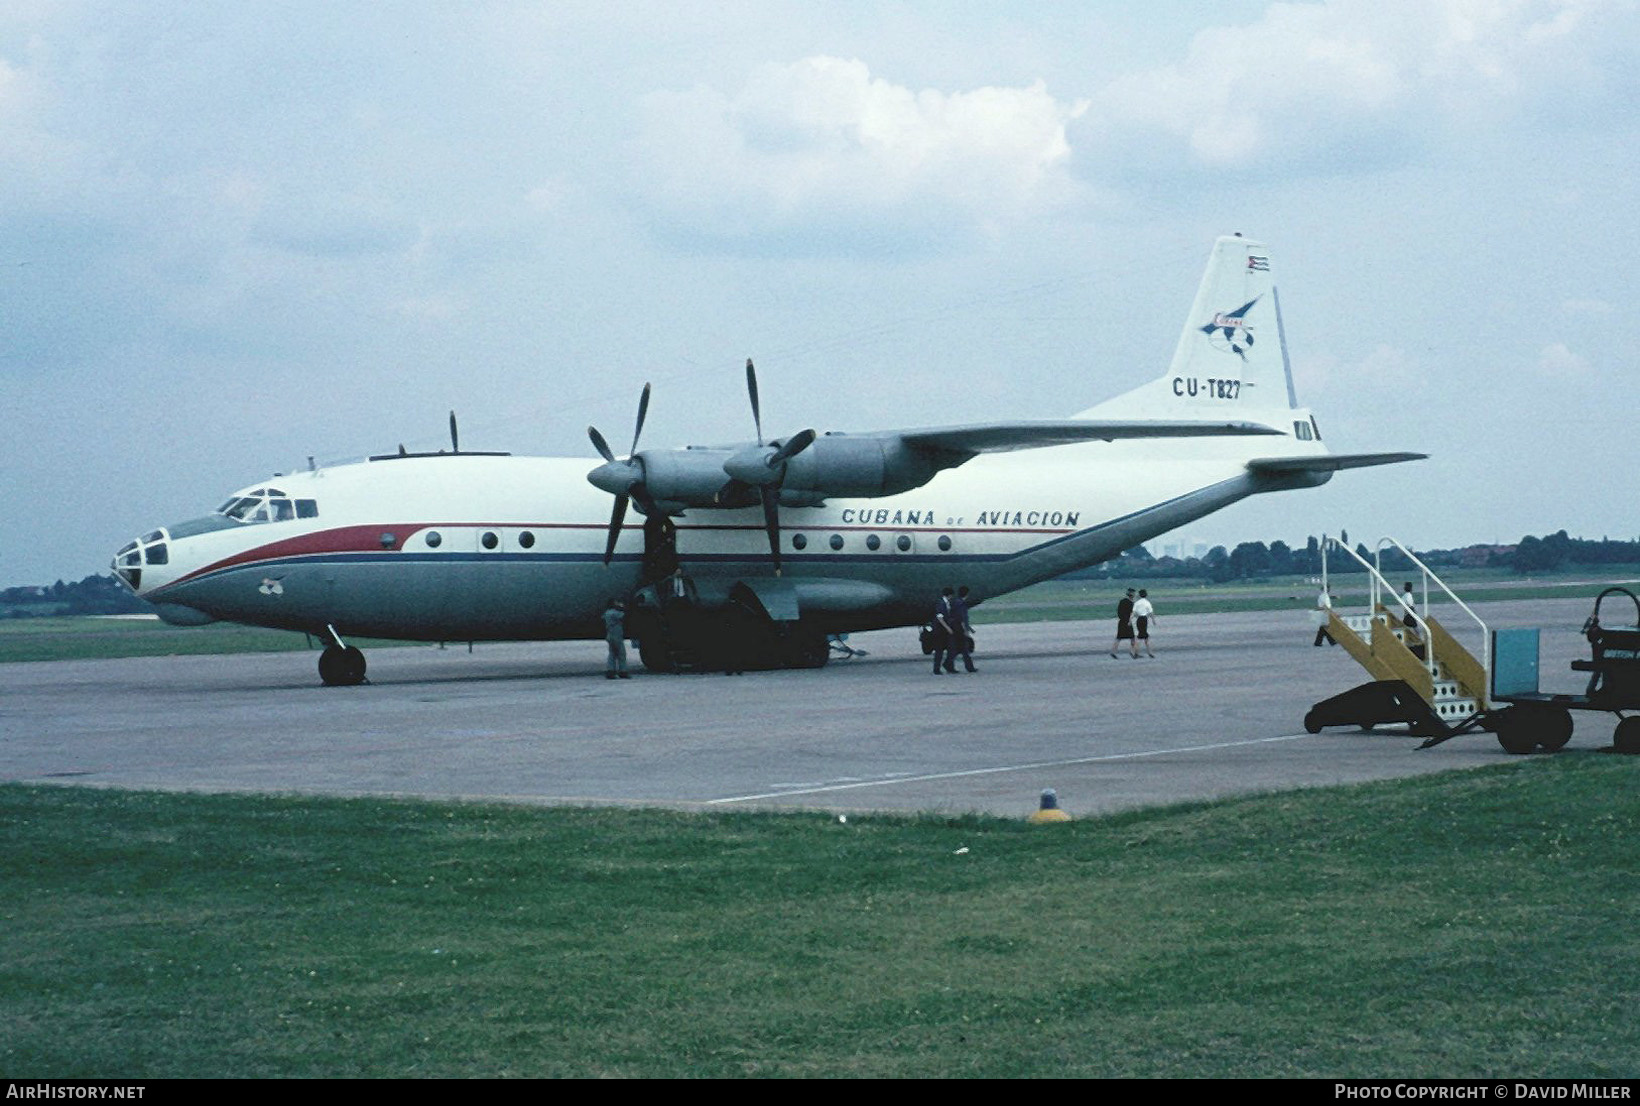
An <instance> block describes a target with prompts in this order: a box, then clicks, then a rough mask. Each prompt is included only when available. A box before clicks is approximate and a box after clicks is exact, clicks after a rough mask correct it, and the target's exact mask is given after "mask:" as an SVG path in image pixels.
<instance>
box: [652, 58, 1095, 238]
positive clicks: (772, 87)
mask: <svg viewBox="0 0 1640 1106" xmlns="http://www.w3.org/2000/svg"><path fill="white" fill-rule="evenodd" d="M643 106H644V114H645V118H644V124H643V130H642V133H641V135H640V138H639V141H638V161H639V164H638V167H637V171H638V173H639V176H640V183H639V185H638V190H639V192H640V194H641V195H642V196H643V197H644V198H645V199H646V201H648V202H650V203H653V204H655V205H656V206H658V208H659V209H660V212H661V217H662V218H663V219H667V220H683V221H684V222H685V227H684V228H683V229H684V233H686V234H698V235H704V236H706V237H708V238H719V239H724V240H737V239H739V240H747V239H752V238H756V237H758V236H762V235H774V236H787V237H790V236H792V235H797V236H809V235H814V236H827V235H838V234H843V235H853V234H855V233H865V234H868V235H869V234H882V233H893V234H894V235H895V236H897V237H902V238H903V237H904V236H905V235H906V232H907V231H908V229H909V230H910V232H911V235H912V237H921V236H922V235H924V234H938V233H945V232H948V230H949V229H950V228H951V227H952V226H953V225H954V226H955V227H956V228H957V229H959V230H961V231H964V232H968V233H972V232H974V231H976V230H982V231H995V230H996V229H998V228H1000V227H1002V226H1005V225H1006V224H1008V223H1010V222H1012V221H1014V220H1017V219H1022V218H1026V217H1029V216H1030V215H1031V214H1033V213H1035V212H1039V211H1041V210H1043V209H1045V208H1049V207H1052V206H1053V205H1054V204H1056V203H1057V202H1060V201H1061V200H1063V199H1064V198H1065V196H1066V193H1067V190H1068V189H1069V187H1070V184H1069V178H1068V176H1067V174H1066V166H1067V163H1068V161H1069V158H1070V153H1071V150H1070V145H1069V143H1068V142H1067V141H1066V137H1065V125H1066V123H1067V122H1068V121H1069V120H1071V119H1074V118H1075V117H1076V116H1077V115H1079V114H1081V113H1082V112H1083V111H1084V110H1086V107H1087V105H1086V103H1065V102H1061V101H1059V100H1056V99H1055V98H1054V97H1053V96H1051V95H1050V94H1049V93H1048V91H1047V89H1046V88H1045V87H1044V86H1043V84H1042V83H1041V82H1037V83H1035V84H1033V85H1030V86H1027V87H1023V88H1000V87H983V88H976V89H973V90H970V91H959V92H941V91H938V90H933V89H925V90H923V91H921V92H914V91H912V90H911V89H909V88H906V87H904V86H901V85H896V84H892V83H890V82H889V81H887V80H884V79H882V78H880V77H873V76H872V75H871V73H870V71H869V70H868V69H867V67H866V65H865V63H864V62H861V61H858V60H843V59H840V58H832V57H811V58H806V59H804V60H802V61H799V62H796V63H794V64H791V65H765V66H762V67H761V68H759V69H758V70H756V71H755V72H754V73H752V74H751V76H750V77H749V79H748V80H747V82H746V84H745V85H744V87H742V88H741V89H740V90H739V91H738V92H736V93H734V94H733V95H725V94H723V93H721V92H718V91H716V90H714V89H708V88H697V89H695V90H693V91H688V92H657V93H654V94H651V95H650V96H648V97H646V98H645V101H644V105H643ZM942 226H943V229H936V228H942Z"/></svg>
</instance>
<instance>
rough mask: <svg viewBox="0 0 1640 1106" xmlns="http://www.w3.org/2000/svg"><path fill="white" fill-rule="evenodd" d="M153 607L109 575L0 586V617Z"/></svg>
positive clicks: (117, 611) (139, 610)
mask: <svg viewBox="0 0 1640 1106" xmlns="http://www.w3.org/2000/svg"><path fill="white" fill-rule="evenodd" d="M153 609H154V608H153V607H151V606H149V605H148V604H147V603H145V602H144V601H143V600H141V599H138V598H137V597H136V596H135V595H132V594H131V589H129V588H127V587H126V586H125V585H124V584H122V583H120V582H119V581H118V580H116V579H115V578H114V577H113V576H87V577H86V578H85V579H83V580H81V581H80V582H79V583H77V584H69V583H64V582H63V581H62V580H58V581H57V582H56V583H55V584H51V585H48V586H44V587H26V588H6V589H4V590H0V618H42V617H49V616H62V615H80V614H140V613H144V612H152V611H153Z"/></svg>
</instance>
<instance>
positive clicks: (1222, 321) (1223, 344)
mask: <svg viewBox="0 0 1640 1106" xmlns="http://www.w3.org/2000/svg"><path fill="white" fill-rule="evenodd" d="M1263 260H1264V259H1263V258H1260V257H1250V258H1248V259H1247V264H1248V267H1249V268H1251V267H1252V263H1253V262H1255V261H1263ZM1263 298H1264V297H1263V296H1255V297H1254V298H1253V299H1251V300H1248V301H1247V302H1246V303H1244V304H1242V305H1241V306H1240V307H1238V308H1236V309H1235V310H1234V311H1220V312H1219V313H1217V314H1216V315H1214V316H1213V321H1212V322H1210V323H1208V324H1207V325H1206V326H1204V327H1202V328H1201V331H1202V333H1203V334H1205V335H1207V340H1208V342H1209V343H1210V344H1211V345H1212V346H1213V348H1214V349H1216V350H1222V351H1223V352H1225V353H1233V354H1235V355H1236V356H1237V357H1239V358H1241V359H1242V360H1243V361H1245V360H1247V351H1248V350H1249V349H1251V348H1252V345H1253V331H1252V328H1251V327H1249V326H1248V325H1247V321H1246V320H1247V312H1249V311H1251V310H1252V309H1253V305H1254V304H1256V303H1258V301H1259V300H1261V299H1263ZM1198 318H1199V316H1198Z"/></svg>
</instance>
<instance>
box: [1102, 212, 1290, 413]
mask: <svg viewBox="0 0 1640 1106" xmlns="http://www.w3.org/2000/svg"><path fill="white" fill-rule="evenodd" d="M1297 406H1298V398H1297V396H1296V395H1295V394H1294V392H1293V377H1292V371H1291V369H1290V368H1289V366H1288V363H1287V341H1286V337H1285V336H1284V335H1283V333H1282V329H1281V309H1280V306H1279V304H1278V302H1277V299H1276V286H1275V279H1274V276H1273V275H1272V273H1271V271H1270V254H1269V251H1268V250H1266V249H1265V248H1264V246H1263V244H1261V243H1258V242H1253V241H1250V240H1248V239H1246V238H1242V237H1241V236H1240V235H1235V236H1227V237H1224V238H1220V239H1219V240H1218V241H1217V242H1215V243H1213V252H1212V254H1211V256H1209V258H1208V260H1207V272H1206V273H1204V274H1203V275H1202V283H1201V287H1200V288H1199V289H1197V291H1196V302H1195V305H1194V306H1192V307H1191V309H1190V315H1189V317H1188V318H1187V319H1186V320H1185V325H1184V331H1183V332H1182V333H1181V334H1180V335H1179V345H1178V348H1177V349H1175V350H1174V352H1173V361H1172V363H1171V364H1170V365H1169V366H1168V369H1167V373H1166V374H1165V375H1163V376H1161V377H1159V378H1158V379H1156V380H1152V381H1151V382H1150V383H1148V384H1144V385H1141V386H1140V387H1138V388H1135V389H1134V390H1133V391H1131V392H1126V393H1124V394H1122V395H1119V396H1117V397H1115V398H1114V399H1110V400H1107V401H1106V402H1104V403H1101V404H1100V405H1099V406H1097V407H1094V408H1092V409H1090V410H1088V411H1084V412H1082V415H1083V416H1085V417H1086V416H1093V415H1096V414H1097V415H1098V416H1099V417H1101V418H1110V417H1116V416H1121V417H1126V418H1198V417H1217V416H1220V415H1226V416H1234V417H1246V416H1247V414H1248V413H1250V412H1253V411H1285V410H1288V409H1291V408H1295V407H1297Z"/></svg>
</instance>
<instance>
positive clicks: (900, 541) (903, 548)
mask: <svg viewBox="0 0 1640 1106" xmlns="http://www.w3.org/2000/svg"><path fill="white" fill-rule="evenodd" d="M894 548H895V549H898V550H899V551H900V552H901V553H908V552H910V551H911V535H910V534H901V535H900V536H899V537H897V538H895V539H894Z"/></svg>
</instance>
